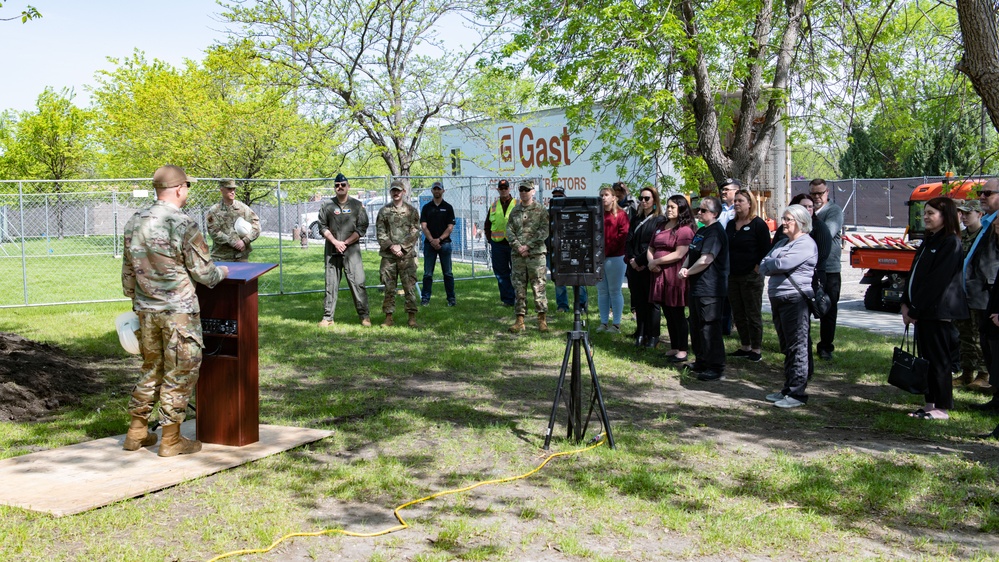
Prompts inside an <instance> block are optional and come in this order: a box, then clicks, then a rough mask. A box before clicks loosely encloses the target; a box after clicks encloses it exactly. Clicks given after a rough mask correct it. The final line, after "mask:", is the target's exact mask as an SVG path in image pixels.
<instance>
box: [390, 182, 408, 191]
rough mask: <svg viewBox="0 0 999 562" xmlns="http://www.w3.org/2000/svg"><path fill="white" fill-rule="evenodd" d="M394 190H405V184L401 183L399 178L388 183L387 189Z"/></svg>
mask: <svg viewBox="0 0 999 562" xmlns="http://www.w3.org/2000/svg"><path fill="white" fill-rule="evenodd" d="M396 190H398V191H406V186H404V185H402V182H401V181H399V180H392V183H391V184H389V191H396Z"/></svg>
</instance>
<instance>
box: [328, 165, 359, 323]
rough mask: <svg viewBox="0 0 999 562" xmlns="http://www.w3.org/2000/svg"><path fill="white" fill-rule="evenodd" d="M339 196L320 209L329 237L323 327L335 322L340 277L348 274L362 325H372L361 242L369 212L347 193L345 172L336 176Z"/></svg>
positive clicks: (334, 185)
mask: <svg viewBox="0 0 999 562" xmlns="http://www.w3.org/2000/svg"><path fill="white" fill-rule="evenodd" d="M333 188H334V189H335V190H336V197H334V198H333V199H332V200H331V201H330V202H329V203H326V204H325V205H323V207H322V208H321V209H319V234H320V235H321V236H322V237H323V238H325V239H326V248H325V250H324V252H323V260H324V262H325V264H326V299H325V300H324V301H323V319H322V320H321V321H320V322H319V327H320V328H326V327H327V326H332V325H333V313H334V312H336V300H337V295H338V294H339V292H340V279H341V278H342V277H343V276H344V274H346V276H347V285H348V286H350V294H351V296H353V297H354V308H355V309H356V310H357V316H358V317H360V319H361V325H362V326H370V325H371V319H370V318H369V315H368V292H367V290H365V288H364V263H363V262H362V261H361V247H360V246H359V245H358V244H357V243H358V242H359V241H360V240H361V237H362V236H364V235H365V233H367V231H368V213H367V212H365V210H364V205H362V204H361V202H360V201H358V200H357V199H354V198H353V197H351V196H349V195H347V194H348V193H350V182H348V181H347V177H346V176H344V175H343V174H337V175H336V179H334V180H333Z"/></svg>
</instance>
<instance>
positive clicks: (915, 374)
mask: <svg viewBox="0 0 999 562" xmlns="http://www.w3.org/2000/svg"><path fill="white" fill-rule="evenodd" d="M910 341H911V347H910ZM902 346H904V347H896V348H895V351H894V353H892V358H891V371H890V372H889V373H888V384H890V385H892V386H895V387H898V388H900V389H902V390H904V391H906V392H911V393H913V394H926V390H927V386H928V384H929V381H928V380H927V373H928V372H929V369H930V362H929V361H927V360H926V359H923V358H922V357H916V341H915V338H912V340H910V339H909V327H908V326H906V327H905V333H903V334H902Z"/></svg>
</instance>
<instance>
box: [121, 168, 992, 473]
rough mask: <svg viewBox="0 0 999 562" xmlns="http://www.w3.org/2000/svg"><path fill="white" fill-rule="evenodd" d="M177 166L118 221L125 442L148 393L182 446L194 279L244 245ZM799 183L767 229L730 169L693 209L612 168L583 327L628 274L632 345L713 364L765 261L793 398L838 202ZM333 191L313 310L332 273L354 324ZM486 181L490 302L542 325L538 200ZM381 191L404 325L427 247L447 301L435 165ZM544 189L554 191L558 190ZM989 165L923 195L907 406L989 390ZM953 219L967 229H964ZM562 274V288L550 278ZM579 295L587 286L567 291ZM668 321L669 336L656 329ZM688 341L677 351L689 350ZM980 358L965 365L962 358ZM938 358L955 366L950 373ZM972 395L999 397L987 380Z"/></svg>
mask: <svg viewBox="0 0 999 562" xmlns="http://www.w3.org/2000/svg"><path fill="white" fill-rule="evenodd" d="M191 181H192V180H191V178H189V177H188V176H187V174H186V173H185V171H184V170H183V169H182V168H179V167H176V166H163V167H161V168H160V169H158V170H157V171H156V173H155V174H154V176H153V187H154V189H155V190H156V201H155V202H154V204H153V205H152V206H151V207H150V208H149V209H146V210H143V211H140V212H138V213H136V214H135V215H134V216H133V217H132V218H131V219H129V221H128V223H127V224H126V226H125V232H124V256H123V261H122V287H123V291H124V294H125V295H126V296H128V297H129V298H130V299H132V303H133V310H134V311H135V312H136V314H137V315H138V318H139V325H140V328H141V329H140V337H139V340H140V352H141V354H142V359H143V367H142V376H141V377H140V379H139V381H138V382H137V383H136V385H135V387H134V389H133V391H132V397H131V400H130V402H129V406H128V411H129V414H130V416H131V422H130V426H129V430H128V433H127V434H126V439H125V442H124V448H125V449H126V450H129V451H135V450H138V449H139V448H141V447H149V446H151V445H154V444H155V443H156V441H157V437H156V434H155V433H152V432H150V431H149V430H148V421H149V417H150V414H151V412H152V410H153V408H154V406H155V405H156V403H157V402H158V403H159V420H160V425H162V426H163V441H162V445H161V447H160V450H159V455H160V456H173V455H178V454H190V453H195V452H197V451H200V450H201V443H200V442H198V441H197V440H190V439H186V438H184V437H182V436H181V435H180V424H181V423H182V422H183V421H184V415H185V414H184V411H185V408H186V406H187V403H188V400H189V399H190V396H191V393H192V391H193V389H194V384H195V382H196V381H197V375H198V368H199V366H200V363H201V354H202V348H203V343H202V338H201V323H200V318H199V307H198V300H197V298H196V295H195V290H194V286H195V283H202V284H204V285H207V286H209V287H213V286H215V285H216V284H218V283H219V282H220V281H221V280H222V279H224V278H225V277H226V276H227V275H228V273H229V272H228V269H227V268H226V267H225V266H218V265H216V264H215V263H214V262H215V261H237V262H238V261H247V259H248V257H249V254H250V252H251V251H252V248H251V244H252V242H253V241H254V240H255V239H256V238H257V237H258V236H259V235H260V221H259V219H258V218H257V216H256V214H255V213H253V211H252V210H251V209H250V208H249V207H247V206H246V205H244V204H243V203H241V202H239V201H237V200H236V198H235V190H236V189H237V186H236V182H235V181H233V180H225V181H223V182H221V183H220V185H219V191H220V201H219V203H218V204H217V205H215V206H213V207H212V208H211V209H210V210H209V212H208V214H207V220H206V223H207V230H208V234H209V237H210V238H211V240H212V242H213V247H212V249H211V250H209V248H208V243H207V240H206V239H205V237H204V235H203V234H202V233H201V231H200V230H199V229H198V227H197V224H196V223H195V222H194V221H193V220H192V219H191V218H190V217H188V216H187V215H186V214H184V213H183V211H182V210H181V209H182V208H183V207H184V205H185V204H186V202H187V196H188V191H189V189H190V183H191ZM809 188H810V189H809V194H808V195H807V196H806V195H804V194H802V195H799V196H797V197H795V198H794V199H793V200H792V201H791V204H790V205H789V206H788V207H787V208H786V209H784V210H783V212H782V214H781V219H780V223H781V224H780V228H779V229H777V230H776V232H775V233H774V235H773V236H772V237H771V234H770V227H769V226H768V225H767V224H766V222H765V221H763V220H762V219H761V217H760V216H759V212H760V211H759V205H758V202H757V200H756V198H755V197H754V195H753V194H752V192H750V191H748V190H746V189H743V187H742V184H741V182H739V181H738V180H736V179H731V178H727V179H725V180H723V181H722V182H719V197H711V196H708V197H703V198H701V199H700V201H699V202H698V204H697V207H696V208H692V207H691V204H690V201H689V200H688V199H687V198H686V197H684V196H681V195H673V196H670V197H668V198H667V199H666V201H665V203H663V202H662V201H661V200H660V194H659V193H658V191H657V190H656V189H654V188H652V187H645V188H642V189H641V190H640V191H639V192H638V199H637V200H636V199H634V198H633V197H631V194H630V192H629V191H628V189H627V186H626V184H624V182H618V183H616V184H614V185H613V186H608V187H604V188H601V189H600V192H599V193H600V204H601V206H602V207H603V225H602V226H603V233H604V244H605V246H604V257H605V260H604V264H603V265H604V274H603V278H602V280H601V281H600V282H599V283H598V285H597V302H598V309H599V316H600V324H599V327H598V328H597V331H598V332H607V333H611V334H616V333H620V330H621V319H622V317H623V315H624V313H625V300H624V295H623V291H622V287H623V285H624V280H625V279H627V283H628V288H629V292H630V295H631V299H630V302H629V305H630V306H629V308H630V312H632V313H633V314H634V318H635V323H636V329H635V332H634V334H632V336H631V337H633V338H634V342H635V345H636V346H641V347H648V348H656V347H663V348H665V347H666V345H668V350H666V352H665V356H666V360H667V361H668V362H670V363H676V364H684V365H685V366H686V367H687V368H689V369H690V371H692V372H693V373H695V374H696V376H697V378H698V379H699V380H701V381H717V380H722V379H724V377H725V367H726V361H727V359H729V358H732V359H735V360H744V361H754V362H755V361H760V360H761V359H762V342H763V334H764V328H763V318H762V309H761V307H762V297H763V288H764V280H765V278H769V281H767V282H766V289H767V297H768V298H769V301H770V305H771V310H772V318H773V326H774V330H775V332H776V334H777V338H778V341H779V343H780V351H781V353H782V354H783V355H784V361H783V371H784V373H783V374H784V382H783V385H782V386H781V388H780V390H775V391H774V392H772V393H770V394H768V395H766V396H765V397H764V398H765V399H766V400H767V401H770V402H772V403H773V404H774V406H776V407H779V408H796V407H800V406H804V405H805V404H806V403H807V402H808V394H807V386H808V381H809V379H811V377H812V374H813V371H814V361H813V354H812V337H811V321H810V316H811V314H812V312H811V304H810V302H811V300H812V299H813V298H814V296H815V294H816V292H817V289H818V288H820V287H821V288H822V290H823V291H824V292H825V293H826V294H827V295H829V296H830V298H831V301H832V306H831V309H830V311H829V312H828V313H826V314H825V315H823V316H822V319H821V323H820V339H819V341H818V344H817V345H816V346H815V349H816V352H817V354H818V356H819V358H820V359H824V360H830V359H832V353H833V351H834V349H835V347H834V345H833V340H834V338H835V323H836V309H837V301H838V299H839V286H840V258H841V253H842V245H841V233H842V228H843V210H842V208H840V207H839V206H838V205H836V204H835V203H832V202H830V201H829V195H828V187H827V186H826V183H825V181H823V180H821V179H816V180H813V181H812V182H811V184H810V186H809ZM334 189H335V191H336V196H335V197H333V198H331V199H330V200H329V201H328V202H326V203H325V204H324V205H323V207H322V208H321V210H320V212H319V224H320V228H319V230H320V234H321V235H322V237H323V238H324V239H325V241H326V245H325V251H324V268H325V279H326V291H325V299H324V306H323V308H324V310H323V317H322V319H321V321H320V322H319V326H321V327H328V326H330V325H332V324H333V317H334V311H335V309H336V301H337V295H338V293H339V285H340V282H341V280H342V278H343V277H344V276H346V278H347V283H348V285H349V288H350V292H351V295H352V297H353V301H354V307H355V310H356V311H357V314H358V317H359V318H360V321H361V324H362V325H364V326H370V325H371V320H370V315H369V311H368V298H367V292H366V289H365V285H364V281H365V279H364V267H363V264H362V261H361V250H360V246H359V244H358V242H359V241H360V240H361V237H362V236H363V235H364V233H365V232H366V231H367V228H368V215H367V213H366V212H365V210H364V208H363V206H362V205H361V203H360V201H358V200H357V199H354V198H352V197H350V195H349V191H350V184H349V181H348V180H347V178H346V177H345V176H343V174H339V175H338V176H337V177H336V178H335V180H334ZM517 190H518V193H519V198H518V199H514V198H513V196H512V195H511V194H510V184H509V182H508V181H507V180H501V181H499V183H498V184H497V191H498V198H497V199H496V200H495V201H494V202H493V203H492V204H491V205H490V207H489V211H488V214H487V217H486V221H485V224H484V231H485V236H486V238H487V239H488V241H489V246H490V251H491V256H492V261H493V271H494V274H495V276H496V280H497V284H498V288H499V296H500V302H501V303H502V304H503V305H505V306H511V307H513V308H514V314H515V321H514V323H513V325H511V326H510V331H511V332H513V333H519V332H523V331H524V330H525V329H526V325H525V321H524V320H525V316H526V314H527V310H528V303H527V293H528V290H530V291H531V294H532V297H533V303H534V310H535V312H536V314H537V327H538V330H539V331H541V332H547V331H548V323H547V313H548V300H547V291H546V284H547V281H546V275H547V272H548V269H549V266H550V262H549V261H548V260H547V259H546V257H547V254H548V252H549V249H548V245H549V244H550V243H551V239H550V235H551V228H552V223H553V216H552V213H551V210H546V209H545V208H544V207H543V205H542V204H541V203H540V202H539V201H537V200H536V192H537V186H536V185H535V183H534V182H532V181H529V180H528V181H522V182H520V183H519V184H518V186H517ZM390 193H391V203H390V204H388V205H386V206H384V207H383V208H382V209H381V210H380V211H379V213H378V215H377V218H376V231H377V238H378V245H379V256H380V258H381V263H380V268H379V273H380V278H381V279H380V280H381V282H382V284H383V285H384V286H385V298H384V300H383V303H382V312H383V313H384V315H385V320H384V322H383V323H382V325H383V326H393V325H394V312H395V303H396V296H397V294H396V287H397V285H398V284H400V283H401V285H402V293H403V294H404V301H405V310H406V312H407V315H408V325H409V326H410V327H416V326H417V323H416V315H417V312H418V306H419V305H424V306H426V305H429V303H430V299H431V298H432V294H433V289H432V286H433V282H432V281H433V273H434V269H435V267H436V263H437V262H438V261H440V264H441V268H442V270H443V276H444V290H445V295H446V298H447V305H448V306H455V305H456V296H455V288H454V276H453V274H452V271H451V239H450V235H451V233H452V231H453V229H454V225H455V213H454V209H453V207H452V206H451V205H450V204H448V203H447V202H446V201H444V199H443V194H444V187H443V185H442V184H441V183H440V182H434V183H433V185H432V187H431V194H432V195H433V200H432V201H431V202H429V203H427V204H426V205H424V206H423V208H422V209H421V210H419V211H418V210H417V209H416V208H415V207H413V206H412V205H410V204H409V202H408V197H407V188H406V186H405V184H404V183H403V182H401V181H398V180H396V181H393V182H392V183H391V185H390ZM564 196H565V192H564V191H563V190H561V189H559V188H556V189H554V190H553V192H552V197H553V199H554V198H559V197H564ZM997 211H999V180H995V179H992V180H989V181H988V182H986V183H985V185H984V186H982V188H981V189H980V191H979V198H978V200H977V201H974V200H969V201H964V202H961V204H960V205H958V204H956V203H955V201H954V200H953V199H950V198H948V197H937V198H934V199H932V200H930V201H927V202H926V204H925V207H924V211H923V222H924V224H925V230H926V234H925V239H924V240H923V242H922V244H921V245H920V246H919V248H918V250H917V251H916V254H915V257H914V260H913V265H912V268H911V270H910V276H909V282H908V284H907V285H906V287H905V288H904V291H903V295H902V307H901V311H902V321H903V322H904V323H905V324H906V325H907V326H908V325H914V326H915V327H916V329H915V338H916V341H917V349H918V353H919V354H920V356H922V357H923V358H925V359H926V360H927V362H928V364H929V373H928V390H927V392H926V396H925V404H924V406H923V407H922V408H919V409H918V410H916V411H915V412H912V413H910V414H909V415H910V416H912V417H914V418H919V419H933V420H940V419H946V418H948V417H949V414H948V410H950V409H952V408H953V405H954V401H953V388H954V387H956V386H968V387H969V388H976V389H979V390H990V389H991V385H990V380H989V373H990V372H995V370H996V369H999V284H997V283H996V276H997V273H999V221H996V220H995V218H996V215H997ZM961 222H963V223H964V225H965V229H964V230H963V232H962V230H961V228H960V223H961ZM421 233H422V235H423V257H424V272H423V287H422V291H421V292H420V293H419V294H418V293H417V278H416V276H417V254H418V242H419V240H420V235H421ZM559 289H561V291H560V290H559ZM565 289H566V288H565V287H556V301H557V306H558V310H559V311H567V310H568V303H567V293H566V290H565ZM577 297H578V302H579V303H580V305H581V306H582V307H583V308H585V307H586V300H587V295H586V292H585V288H581V294H580V295H577ZM730 319H731V320H734V324H735V328H736V330H737V331H738V335H739V344H740V345H739V347H738V348H736V349H734V350H733V351H731V352H726V349H725V344H724V339H723V335H724V333H725V331H726V330H727V329H728V324H729V321H730ZM663 320H665V322H666V331H667V336H668V344H665V345H662V344H664V342H663V341H662V340H663V338H662V332H661V322H662V321H663ZM691 354H692V355H693V360H691V358H690V355H691ZM976 372H977V374H976ZM953 373H959V375H958V377H956V378H953V379H952V374H953ZM973 407H974V408H977V409H982V410H991V411H999V396H996V395H993V398H992V399H991V400H990V401H989V402H987V403H985V404H981V405H977V406H973ZM991 435H992V436H993V437H997V438H999V428H996V430H995V431H994V432H993V433H992V434H991Z"/></svg>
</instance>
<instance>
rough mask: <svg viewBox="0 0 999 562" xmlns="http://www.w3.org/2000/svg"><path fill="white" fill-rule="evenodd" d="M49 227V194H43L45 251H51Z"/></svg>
mask: <svg viewBox="0 0 999 562" xmlns="http://www.w3.org/2000/svg"><path fill="white" fill-rule="evenodd" d="M50 230H51V227H49V196H48V195H47V194H46V195H45V250H46V253H51V252H52V235H51V233H50V232H49V231H50Z"/></svg>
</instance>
